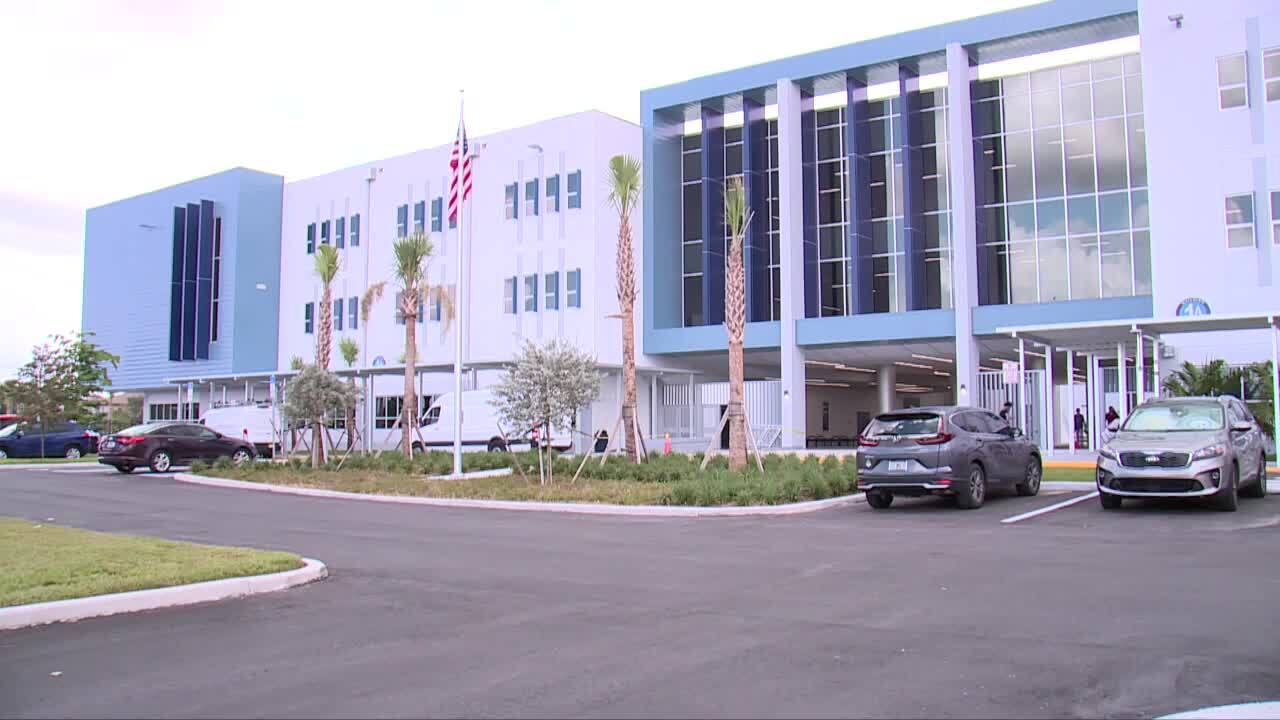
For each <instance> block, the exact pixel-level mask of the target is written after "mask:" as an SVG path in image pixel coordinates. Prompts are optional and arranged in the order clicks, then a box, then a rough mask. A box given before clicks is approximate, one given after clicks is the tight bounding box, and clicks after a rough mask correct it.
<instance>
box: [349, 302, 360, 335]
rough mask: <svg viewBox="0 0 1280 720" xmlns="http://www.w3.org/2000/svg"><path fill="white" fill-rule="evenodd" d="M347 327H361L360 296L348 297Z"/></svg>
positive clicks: (357, 328) (354, 328) (353, 328)
mask: <svg viewBox="0 0 1280 720" xmlns="http://www.w3.org/2000/svg"><path fill="white" fill-rule="evenodd" d="M347 327H350V328H351V329H352V330H359V329H360V298H358V297H350V298H347Z"/></svg>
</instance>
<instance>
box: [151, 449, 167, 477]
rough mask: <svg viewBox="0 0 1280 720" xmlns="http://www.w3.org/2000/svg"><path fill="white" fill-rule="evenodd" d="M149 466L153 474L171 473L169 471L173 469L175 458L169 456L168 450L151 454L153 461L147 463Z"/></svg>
mask: <svg viewBox="0 0 1280 720" xmlns="http://www.w3.org/2000/svg"><path fill="white" fill-rule="evenodd" d="M147 464H148V465H149V466H150V467H151V472H158V473H162V472H169V469H170V468H172V467H173V456H171V455H170V454H169V451H168V450H157V451H155V452H153V453H151V459H150V460H149V461H147Z"/></svg>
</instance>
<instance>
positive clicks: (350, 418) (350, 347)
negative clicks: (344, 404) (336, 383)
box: [338, 337, 360, 450]
mask: <svg viewBox="0 0 1280 720" xmlns="http://www.w3.org/2000/svg"><path fill="white" fill-rule="evenodd" d="M338 353H339V354H341V355H342V361H343V362H345V363H346V364H347V369H348V370H350V369H351V368H352V367H353V366H354V365H355V364H356V359H357V358H359V357H360V344H359V343H357V342H356V341H355V340H353V339H351V338H349V337H344V338H342V339H341V340H339V341H338ZM347 381H348V382H349V383H351V387H355V385H356V379H355V377H354V376H353V377H350V378H348V379H347ZM355 425H356V408H355V406H354V405H352V406H351V407H349V408H347V450H350V449H351V447H352V446H353V445H354V444H355V437H354V435H353V433H352V430H353V429H355Z"/></svg>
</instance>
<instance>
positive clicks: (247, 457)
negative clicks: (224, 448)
mask: <svg viewBox="0 0 1280 720" xmlns="http://www.w3.org/2000/svg"><path fill="white" fill-rule="evenodd" d="M252 460H253V453H250V452H249V451H248V450H245V449H244V448H239V449H237V450H236V451H235V452H233V453H231V462H233V463H235V464H236V465H244V464H245V463H247V462H250V461H252Z"/></svg>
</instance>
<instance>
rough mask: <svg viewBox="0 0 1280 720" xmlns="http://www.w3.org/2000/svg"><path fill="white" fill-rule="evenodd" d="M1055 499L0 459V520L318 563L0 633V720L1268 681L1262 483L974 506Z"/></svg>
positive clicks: (583, 709) (1009, 692) (806, 707)
mask: <svg viewBox="0 0 1280 720" xmlns="http://www.w3.org/2000/svg"><path fill="white" fill-rule="evenodd" d="M1085 487H1086V488H1087V486H1085ZM1073 496H1074V494H1073V493H1062V494H1053V495H1050V494H1049V493H1045V494H1043V495H1041V496H1038V497H1035V498H1017V497H999V496H996V497H992V498H990V499H989V501H988V503H987V505H986V506H985V507H983V508H982V509H979V510H975V511H962V510H957V509H955V508H954V507H952V506H951V505H950V504H949V503H947V502H946V501H945V500H941V499H935V498H924V499H919V500H907V499H902V500H899V501H898V502H895V504H894V506H893V507H892V508H890V509H889V510H887V511H875V510H872V509H871V508H869V507H867V506H866V505H854V506H851V507H846V508H840V509H835V510H829V511H824V512H820V513H815V514H811V515H804V516H794V517H773V518H704V519H671V518H663V519H650V518H635V517H594V516H577V515H551V514H542V513H518V512H502V511H491V510H452V509H439V508H422V507H411V506H395V505H384V504H377V503H365V502H357V501H340V500H324V499H315V498H305V497H290V496H276V495H269V494H264V493H253V492H245V491H238V490H229V489H221V488H211V487H199V486H191V485H184V484H181V483H177V482H175V481H173V480H171V479H168V478H164V477H155V476H150V475H145V474H143V475H138V474H135V475H128V476H126V475H120V474H117V473H114V472H113V471H110V470H107V469H103V471H102V472H96V473H95V472H89V471H84V472H75V473H56V472H53V471H45V470H35V471H31V470H0V514H2V515H14V516H20V517H27V518H31V519H38V520H41V521H50V520H49V518H53V520H52V521H51V522H56V523H58V524H68V525H75V526H78V527H86V528H91V529H96V530H107V531H117V532H133V533H140V534H149V535H157V536H162V537H170V538H174V539H183V540H193V541H198V542H215V543H225V544H239V545H251V546H257V547H267V548H276V549H284V550H292V551H295V552H299V553H302V554H304V555H307V556H309V557H315V558H319V559H320V560H322V561H324V562H325V563H327V564H328V566H329V569H330V572H331V573H332V576H331V578H330V579H329V580H326V581H324V582H321V583H318V584H315V585H311V586H307V587H304V588H299V589H296V590H291V591H288V592H285V593H280V594H275V595H268V596H259V597H254V598H249V599H244V600H235V601H227V602H220V603H215V604H210V605H204V606H196V607H188V608H175V609H171V610H162V611H155V612H149V613H142V614H137V615H126V616H117V617H111V618H101V619H96V620H88V621H83V622H80V623H75V624H67V625H54V626H47V627H42V628H32V629H27V630H20V631H12V632H6V633H0V715H3V716H5V717H33V716H44V717H68V716H74V717H82V716H115V717H125V716H128V717H154V716H181V717H230V716H256V717H285V716H292V717H301V716H305V717H349V716H370V715H378V716H425V715H432V716H441V715H443V716H459V715H467V716H478V715H484V716H494V715H497V716H522V717H546V716H565V717H570V716H572V717H583V716H591V717H639V716H644V717H688V716H732V717H777V716H803V717H836V716H839V717H847V716H865V717H903V716H909V717H917V716H929V717H1096V716H1111V717H1150V716H1155V715H1160V714H1164V713H1169V712H1175V711H1179V710H1185V709H1192V708H1198V707H1205V706H1210V705H1221V704H1228V703H1239V702H1250V701H1258V700H1270V699H1276V698H1277V697H1280V663H1277V659H1278V656H1280V642H1278V641H1280V630H1278V629H1277V627H1280V626H1278V625H1277V624H1276V623H1275V622H1274V621H1273V616H1274V608H1275V605H1276V597H1277V593H1278V592H1280V563H1277V562H1276V560H1277V549H1276V548H1277V542H1280V532H1277V527H1280V498H1274V497H1273V498H1269V499H1266V500H1242V501H1241V506H1240V511H1239V512H1237V513H1234V514H1227V513H1219V512H1216V511H1213V510H1208V509H1204V508H1201V507H1186V506H1183V505H1180V504H1176V505H1174V504H1167V503H1134V504H1132V506H1131V505H1130V504H1126V506H1125V508H1124V509H1123V510H1121V511H1119V512H1113V511H1108V512H1103V511H1102V509H1101V508H1100V507H1099V506H1098V504H1097V502H1096V500H1093V501H1084V502H1081V503H1079V504H1077V505H1073V506H1071V507H1068V508H1065V509H1062V510H1060V511H1055V512H1052V513H1049V514H1046V515H1040V516H1037V517H1035V518H1033V519H1031V520H1028V521H1025V522H1019V523H1017V524H1012V525H1009V524H1002V523H1001V522H1000V521H1001V519H1003V518H1006V517H1010V516H1014V515H1017V514H1020V513H1024V512H1027V511H1029V510H1032V509H1035V508H1037V507H1044V506H1048V505H1051V504H1054V503H1055V502H1059V501H1061V500H1062V499H1065V498H1069V497H1073ZM53 673H60V674H58V675H54V674H53Z"/></svg>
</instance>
